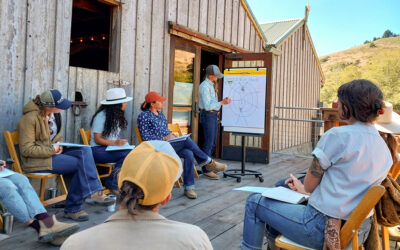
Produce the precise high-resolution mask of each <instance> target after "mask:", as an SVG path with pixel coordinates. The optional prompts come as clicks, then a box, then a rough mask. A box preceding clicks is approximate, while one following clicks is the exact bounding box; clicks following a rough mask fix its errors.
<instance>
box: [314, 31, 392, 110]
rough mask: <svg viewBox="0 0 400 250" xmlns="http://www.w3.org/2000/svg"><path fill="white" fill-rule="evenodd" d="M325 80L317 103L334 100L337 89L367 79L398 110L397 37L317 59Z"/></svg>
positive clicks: (379, 40)
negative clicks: (375, 85) (348, 83)
mask: <svg viewBox="0 0 400 250" xmlns="http://www.w3.org/2000/svg"><path fill="white" fill-rule="evenodd" d="M320 62H321V66H322V69H323V71H324V74H325V77H326V81H325V86H324V87H323V88H322V90H321V100H322V101H325V102H327V103H328V105H329V104H330V103H331V102H332V101H333V100H336V90H337V88H338V87H339V86H340V85H341V84H343V83H345V82H348V81H351V80H353V79H357V78H364V79H368V80H371V81H373V82H375V83H376V84H378V85H379V86H380V88H381V89H382V90H383V92H384V95H385V99H386V100H388V101H390V102H392V103H393V104H394V105H395V108H396V109H397V110H400V37H390V38H382V39H378V40H376V41H374V42H373V43H367V44H363V45H360V46H356V47H353V48H350V49H347V50H343V51H340V52H336V53H332V54H330V55H326V56H323V57H321V58H320Z"/></svg>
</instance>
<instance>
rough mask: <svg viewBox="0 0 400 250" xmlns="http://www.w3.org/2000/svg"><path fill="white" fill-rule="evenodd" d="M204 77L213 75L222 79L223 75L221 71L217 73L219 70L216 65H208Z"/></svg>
mask: <svg viewBox="0 0 400 250" xmlns="http://www.w3.org/2000/svg"><path fill="white" fill-rule="evenodd" d="M206 75H207V76H209V75H213V76H216V77H217V78H218V79H221V78H222V77H224V74H222V73H221V71H219V68H218V66H217V65H208V66H207V68H206Z"/></svg>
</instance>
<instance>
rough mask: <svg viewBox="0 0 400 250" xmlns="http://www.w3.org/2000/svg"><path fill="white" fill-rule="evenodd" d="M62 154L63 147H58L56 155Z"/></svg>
mask: <svg viewBox="0 0 400 250" xmlns="http://www.w3.org/2000/svg"><path fill="white" fill-rule="evenodd" d="M62 152H63V146H58V151H56V155H59V154H61V153H62Z"/></svg>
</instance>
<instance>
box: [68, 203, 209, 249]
mask: <svg viewBox="0 0 400 250" xmlns="http://www.w3.org/2000/svg"><path fill="white" fill-rule="evenodd" d="M86 249H96V250H101V249H115V250H116V249H118V250H125V249H141V250H142V249H151V250H153V249H173V250H179V249H182V250H191V249H212V246H211V242H210V240H209V239H208V237H207V235H206V233H205V232H204V231H203V230H201V229H200V228H199V227H197V226H194V225H190V224H186V223H182V222H177V221H172V220H167V219H166V218H165V217H163V216H161V215H160V214H158V213H155V212H153V211H138V214H137V215H135V216H134V217H132V216H131V215H129V214H128V211H127V210H126V209H124V210H120V211H118V212H116V213H115V214H113V215H112V216H111V217H110V218H108V219H107V220H106V221H105V222H104V223H103V224H100V225H97V226H95V227H92V228H89V229H86V230H84V231H82V232H79V233H76V234H74V235H71V236H70V237H69V238H68V239H67V240H66V241H65V242H64V244H63V245H62V246H61V250H86Z"/></svg>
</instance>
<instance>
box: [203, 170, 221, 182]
mask: <svg viewBox="0 0 400 250" xmlns="http://www.w3.org/2000/svg"><path fill="white" fill-rule="evenodd" d="M203 175H204V176H205V177H206V178H208V179H211V180H218V179H219V176H218V175H217V174H216V173H214V172H213V171H211V172H207V173H203Z"/></svg>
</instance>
